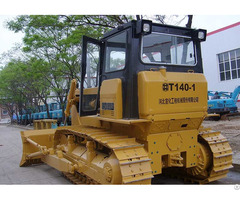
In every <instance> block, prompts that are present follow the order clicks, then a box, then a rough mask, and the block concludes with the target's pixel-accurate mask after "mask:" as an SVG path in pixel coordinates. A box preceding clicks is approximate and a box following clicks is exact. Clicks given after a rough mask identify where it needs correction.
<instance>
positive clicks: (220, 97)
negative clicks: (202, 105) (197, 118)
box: [208, 86, 240, 117]
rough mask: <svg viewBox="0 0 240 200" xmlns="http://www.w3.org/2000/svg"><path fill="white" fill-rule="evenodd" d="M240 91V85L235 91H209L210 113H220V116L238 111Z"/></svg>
mask: <svg viewBox="0 0 240 200" xmlns="http://www.w3.org/2000/svg"><path fill="white" fill-rule="evenodd" d="M239 92H240V86H238V87H236V88H235V90H234V91H233V92H217V91H208V98H209V100H208V113H209V114H219V117H221V116H223V115H226V114H229V113H232V114H233V113H238V109H237V105H236V103H237V100H238V95H239Z"/></svg>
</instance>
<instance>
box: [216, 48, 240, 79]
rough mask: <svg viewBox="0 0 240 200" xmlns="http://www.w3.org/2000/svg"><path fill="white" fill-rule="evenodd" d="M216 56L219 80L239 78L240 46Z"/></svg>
mask: <svg viewBox="0 0 240 200" xmlns="http://www.w3.org/2000/svg"><path fill="white" fill-rule="evenodd" d="M217 56H218V64H219V72H220V81H226V80H232V79H237V78H240V48H239V49H235V50H232V51H228V52H224V53H220V54H218V55H217Z"/></svg>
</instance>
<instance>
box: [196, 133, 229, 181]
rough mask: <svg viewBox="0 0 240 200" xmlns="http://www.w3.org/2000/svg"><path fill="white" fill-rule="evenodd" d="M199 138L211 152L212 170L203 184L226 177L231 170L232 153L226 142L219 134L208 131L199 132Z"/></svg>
mask: <svg viewBox="0 0 240 200" xmlns="http://www.w3.org/2000/svg"><path fill="white" fill-rule="evenodd" d="M199 137H200V139H202V140H204V141H205V142H206V143H207V144H208V147H209V148H210V150H211V152H212V168H211V170H210V172H209V177H208V178H207V179H205V180H204V181H203V183H205V182H206V183H208V182H212V181H215V180H218V179H220V178H223V177H226V175H227V173H228V171H229V169H231V168H233V166H232V154H233V153H232V149H231V147H230V145H229V143H228V140H227V139H226V138H225V137H224V136H223V135H222V134H221V133H220V132H218V131H212V130H210V129H203V130H201V132H200V135H199Z"/></svg>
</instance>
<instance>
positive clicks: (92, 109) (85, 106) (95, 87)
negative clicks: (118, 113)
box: [79, 36, 103, 116]
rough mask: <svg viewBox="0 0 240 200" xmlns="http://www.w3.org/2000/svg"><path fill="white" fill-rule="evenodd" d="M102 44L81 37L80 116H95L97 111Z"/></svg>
mask: <svg viewBox="0 0 240 200" xmlns="http://www.w3.org/2000/svg"><path fill="white" fill-rule="evenodd" d="M102 46H103V43H102V42H101V41H99V40H96V39H93V38H90V37H87V36H83V41H82V66H81V84H80V104H79V106H80V109H79V110H80V116H87V115H96V114H97V112H98V109H99V91H100V77H101V73H102V63H103V48H102Z"/></svg>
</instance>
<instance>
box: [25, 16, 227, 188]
mask: <svg viewBox="0 0 240 200" xmlns="http://www.w3.org/2000/svg"><path fill="white" fill-rule="evenodd" d="M205 40H206V30H203V29H189V28H185V27H176V26H169V25H163V24H157V23H153V22H152V21H150V20H144V19H142V20H133V21H131V22H129V23H126V24H124V25H122V26H119V27H118V28H116V29H113V30H111V31H110V32H108V33H106V34H105V35H104V36H103V38H102V39H101V40H96V39H93V38H89V37H87V36H83V40H82V65H81V82H80V84H79V86H78V83H77V81H76V80H73V81H72V83H71V89H70V92H69V95H68V103H67V107H66V110H65V115H66V117H69V116H71V125H70V126H63V127H58V128H57V129H43V130H28V131H22V132H21V137H22V143H23V155H22V160H21V163H20V166H28V165H31V164H35V163H39V162H44V163H46V164H48V165H50V166H52V167H54V168H56V169H57V170H59V171H62V172H63V173H64V174H65V175H66V176H67V177H70V178H72V180H75V182H81V183H88V184H151V181H152V179H154V176H156V175H158V174H162V173H171V174H175V175H179V176H180V175H181V176H183V177H187V178H189V179H191V180H193V181H196V182H199V183H208V182H211V181H215V180H218V179H221V178H223V177H225V176H226V175H227V173H228V171H229V169H230V168H232V150H231V147H230V145H229V143H228V141H227V139H226V138H225V137H224V136H222V135H221V133H220V132H216V131H213V130H211V129H206V128H204V127H202V125H201V124H202V122H203V120H204V118H205V117H206V116H207V94H208V89H207V81H206V79H205V77H204V75H203V67H202V57H201V46H200V43H201V42H202V41H205Z"/></svg>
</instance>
